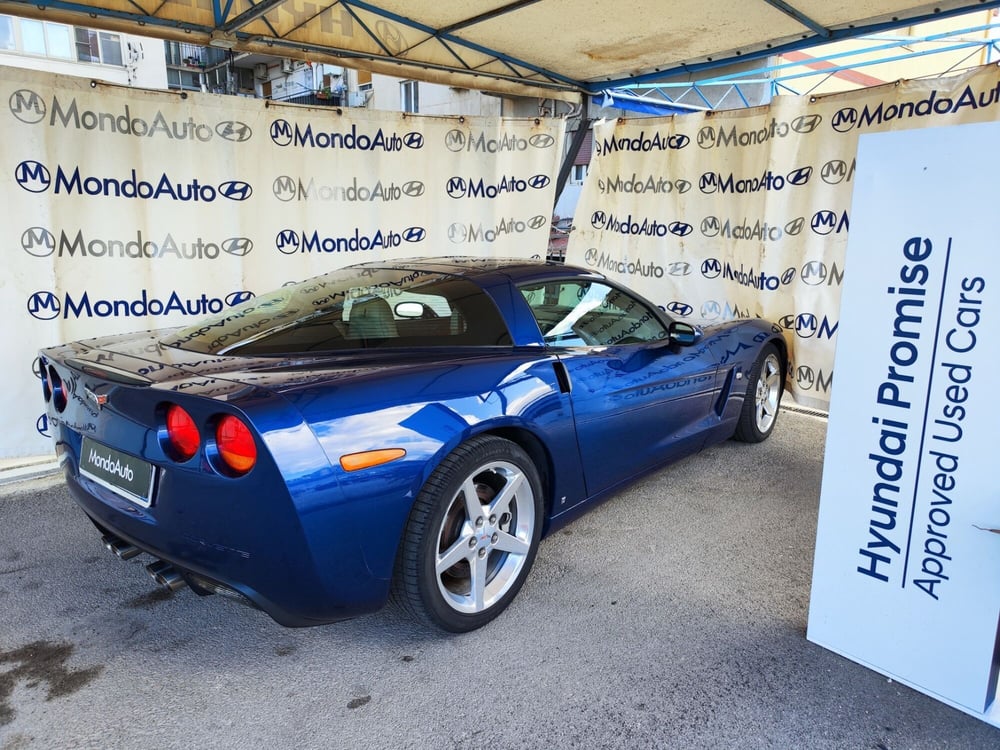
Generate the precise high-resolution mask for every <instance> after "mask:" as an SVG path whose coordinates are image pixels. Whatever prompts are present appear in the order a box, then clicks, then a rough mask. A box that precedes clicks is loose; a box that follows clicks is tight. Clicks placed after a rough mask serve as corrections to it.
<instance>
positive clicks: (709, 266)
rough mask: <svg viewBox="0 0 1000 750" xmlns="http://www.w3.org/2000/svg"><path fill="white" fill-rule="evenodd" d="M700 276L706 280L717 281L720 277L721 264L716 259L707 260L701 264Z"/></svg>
mask: <svg viewBox="0 0 1000 750" xmlns="http://www.w3.org/2000/svg"><path fill="white" fill-rule="evenodd" d="M701 275H702V276H704V277H705V278H706V279H717V278H718V277H719V276H721V275H722V263H720V262H719V261H718V260H717V259H716V258H707V259H705V260H703V261H702V263H701Z"/></svg>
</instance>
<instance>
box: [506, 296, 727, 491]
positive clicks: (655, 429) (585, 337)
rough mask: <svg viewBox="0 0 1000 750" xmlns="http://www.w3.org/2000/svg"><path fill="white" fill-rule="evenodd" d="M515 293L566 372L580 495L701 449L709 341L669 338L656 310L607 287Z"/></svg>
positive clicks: (711, 381) (711, 384)
mask: <svg viewBox="0 0 1000 750" xmlns="http://www.w3.org/2000/svg"><path fill="white" fill-rule="evenodd" d="M520 291H521V294H522V295H523V296H524V299H525V301H527V303H528V306H529V307H530V308H531V310H532V313H533V314H534V316H535V320H536V321H537V322H538V325H539V328H540V330H541V332H542V336H543V338H544V340H545V343H546V345H547V346H548V347H549V348H550V349H551V350H552V351H553V353H555V354H556V356H557V357H558V358H559V361H560V363H561V364H562V366H563V367H564V368H565V370H566V375H567V379H568V381H569V386H570V398H571V403H572V406H573V414H574V418H575V420H576V431H577V440H578V442H579V446H580V454H581V458H582V459H583V465H584V475H585V479H586V484H587V494H588V495H591V496H592V495H594V494H597V493H599V492H601V491H603V490H607V489H609V488H611V487H613V486H614V485H616V484H618V483H620V482H622V481H624V480H626V479H628V478H630V477H632V476H634V475H635V474H637V473H639V472H641V471H644V470H646V469H649V468H651V467H653V466H656V465H658V464H661V463H663V462H665V461H667V460H669V459H670V458H672V457H674V456H677V455H680V454H683V453H687V452H690V451H692V450H697V448H699V447H701V442H702V440H703V431H704V428H705V423H706V420H707V419H708V418H709V416H710V414H711V412H712V405H713V397H714V393H715V378H716V370H717V365H716V362H715V358H714V357H713V356H712V354H711V352H709V351H708V349H707V347H700V346H699V345H698V344H697V343H696V344H694V345H693V346H690V347H681V346H679V345H677V344H672V343H671V342H670V341H669V339H668V336H667V327H666V325H665V324H664V323H663V320H662V319H661V317H660V315H658V314H657V313H656V312H655V311H653V310H652V309H651V308H650V307H649V305H648V304H647V303H646V302H644V301H643V300H641V299H639V298H637V297H635V296H633V295H631V294H629V293H627V292H625V291H623V290H621V289H618V288H616V287H613V286H611V285H609V284H604V283H599V282H596V281H589V280H586V279H574V280H566V281H556V282H553V281H550V282H546V283H544V284H533V285H524V286H522V287H520Z"/></svg>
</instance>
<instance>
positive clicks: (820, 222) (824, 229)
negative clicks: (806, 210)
mask: <svg viewBox="0 0 1000 750" xmlns="http://www.w3.org/2000/svg"><path fill="white" fill-rule="evenodd" d="M810 226H811V228H812V230H813V231H814V232H815V233H816V234H820V235H824V236H825V235H828V234H830V232H832V231H833V230H834V229H836V228H837V214H835V213H834V212H833V211H817V212H816V213H815V214H813V218H812V223H811V224H810Z"/></svg>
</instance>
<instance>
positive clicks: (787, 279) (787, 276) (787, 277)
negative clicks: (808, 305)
mask: <svg viewBox="0 0 1000 750" xmlns="http://www.w3.org/2000/svg"><path fill="white" fill-rule="evenodd" d="M793 281H795V269H794V268H792V267H790V266H789V267H788V268H786V269H785V272H784V273H783V274H781V283H782V284H784V285H785V286H788V285H789V284H791V283H792V282H793Z"/></svg>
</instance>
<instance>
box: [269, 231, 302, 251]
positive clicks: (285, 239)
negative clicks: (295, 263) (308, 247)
mask: <svg viewBox="0 0 1000 750" xmlns="http://www.w3.org/2000/svg"><path fill="white" fill-rule="evenodd" d="M274 245H275V247H277V248H278V251H279V252H282V253H284V254H285V255H292V254H293V253H297V252H298V251H299V233H298V232H295V231H293V230H291V229H284V230H282V231H280V232H278V236H277V237H276V238H275V240H274Z"/></svg>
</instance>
